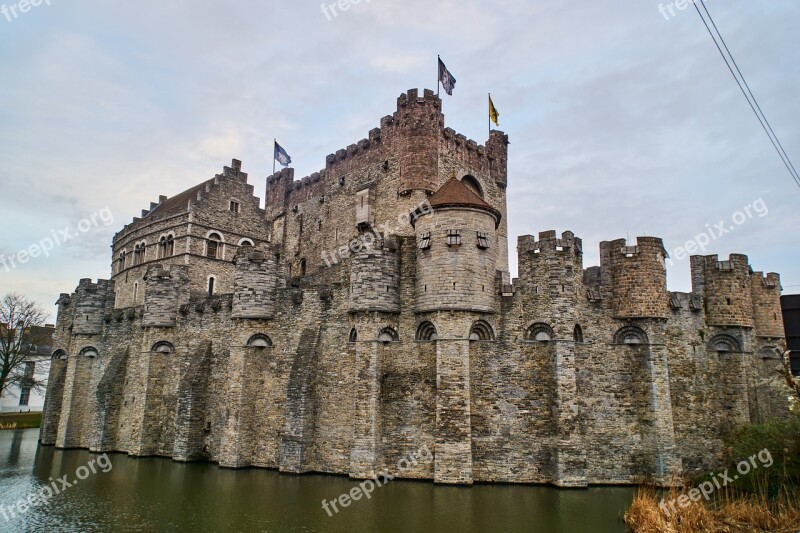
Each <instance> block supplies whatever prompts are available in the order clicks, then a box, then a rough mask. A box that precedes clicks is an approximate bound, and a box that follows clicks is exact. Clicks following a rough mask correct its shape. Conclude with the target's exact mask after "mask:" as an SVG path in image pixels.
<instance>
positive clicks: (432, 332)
mask: <svg viewBox="0 0 800 533" xmlns="http://www.w3.org/2000/svg"><path fill="white" fill-rule="evenodd" d="M438 339H439V334H438V333H436V326H434V325H433V323H432V322H429V321H427V320H426V321H425V322H423V323H422V324H420V325H419V327H418V328H417V340H418V341H435V340H438Z"/></svg>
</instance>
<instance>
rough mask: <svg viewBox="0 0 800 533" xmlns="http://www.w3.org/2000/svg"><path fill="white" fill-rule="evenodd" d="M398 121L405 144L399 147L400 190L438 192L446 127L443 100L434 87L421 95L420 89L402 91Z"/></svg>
mask: <svg viewBox="0 0 800 533" xmlns="http://www.w3.org/2000/svg"><path fill="white" fill-rule="evenodd" d="M395 123H397V124H398V131H397V133H398V135H399V137H398V138H399V139H401V142H402V146H398V147H397V151H398V154H399V158H400V178H399V180H398V185H397V192H398V193H400V194H401V195H403V194H407V193H410V192H411V191H427V192H429V193H432V192H434V191H435V190H436V189H438V188H439V181H438V176H437V175H436V173H435V172H434V170H435V169H436V168H438V160H439V135H440V134H441V130H442V129H443V127H444V115H442V101H441V100H440V99H439V97H438V96H436V95H435V94H434V93H433V91H431V90H429V89H425V90H424V91H423V95H422V96H421V97H420V96H419V93H418V91H417V89H411V90H410V91H408V93H406V94H401V95H400V97H399V98H398V99H397V113H396V115H395Z"/></svg>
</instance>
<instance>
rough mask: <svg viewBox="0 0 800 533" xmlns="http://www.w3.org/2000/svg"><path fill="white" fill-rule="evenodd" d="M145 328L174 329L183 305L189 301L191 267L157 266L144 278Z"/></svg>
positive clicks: (150, 269)
mask: <svg viewBox="0 0 800 533" xmlns="http://www.w3.org/2000/svg"><path fill="white" fill-rule="evenodd" d="M144 280H145V283H146V286H145V293H144V316H143V322H142V325H143V326H145V327H174V326H175V321H176V319H177V316H178V310H179V308H180V306H181V304H183V303H186V302H188V300H189V267H188V266H186V265H155V266H152V267H150V268H148V269H147V273H146V274H145V276H144Z"/></svg>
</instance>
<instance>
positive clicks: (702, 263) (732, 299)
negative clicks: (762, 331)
mask: <svg viewBox="0 0 800 533" xmlns="http://www.w3.org/2000/svg"><path fill="white" fill-rule="evenodd" d="M690 260H691V265H692V292H695V293H697V294H701V295H703V297H704V298H705V307H706V318H707V320H708V323H709V324H710V325H712V326H738V327H747V328H750V327H753V326H754V317H753V293H752V288H751V281H750V278H751V274H752V269H751V268H750V264H749V261H748V258H747V256H746V255H742V254H730V256H729V257H728V259H726V260H722V261H720V259H719V256H717V255H706V256H699V255H694V256H692V257H691V259H690Z"/></svg>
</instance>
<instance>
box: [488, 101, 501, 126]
mask: <svg viewBox="0 0 800 533" xmlns="http://www.w3.org/2000/svg"><path fill="white" fill-rule="evenodd" d="M499 118H500V113H498V112H497V108H496V107H495V106H494V102H492V95H491V94H490V95H489V120H491V121H492V122H494V125H495V126H499V125H500V123H499V122H498V119H499Z"/></svg>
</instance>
